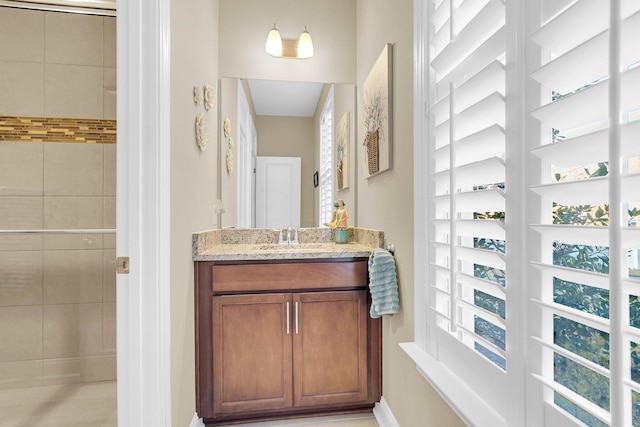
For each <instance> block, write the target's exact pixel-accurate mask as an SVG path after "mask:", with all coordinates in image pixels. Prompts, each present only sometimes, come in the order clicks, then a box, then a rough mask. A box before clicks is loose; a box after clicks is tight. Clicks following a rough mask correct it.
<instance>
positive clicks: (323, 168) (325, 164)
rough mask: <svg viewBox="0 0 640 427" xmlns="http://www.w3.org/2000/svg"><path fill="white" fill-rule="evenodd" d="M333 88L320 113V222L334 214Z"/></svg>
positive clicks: (325, 220)
mask: <svg viewBox="0 0 640 427" xmlns="http://www.w3.org/2000/svg"><path fill="white" fill-rule="evenodd" d="M332 159H333V88H332V90H331V91H330V92H329V95H328V96H327V100H326V101H325V104H324V107H323V108H322V113H321V115H320V171H319V186H320V191H319V205H320V213H319V215H320V222H319V223H320V224H323V223H325V222H329V221H331V216H332V214H333V200H332V198H333V170H332V168H333V164H332Z"/></svg>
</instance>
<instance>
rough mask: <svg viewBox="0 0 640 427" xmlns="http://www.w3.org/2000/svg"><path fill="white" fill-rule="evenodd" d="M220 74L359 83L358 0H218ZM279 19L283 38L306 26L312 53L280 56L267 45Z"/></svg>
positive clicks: (296, 36)
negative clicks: (267, 49)
mask: <svg viewBox="0 0 640 427" xmlns="http://www.w3.org/2000/svg"><path fill="white" fill-rule="evenodd" d="M219 1H220V16H221V17H223V19H221V20H220V58H219V60H220V70H219V71H220V76H222V77H245V78H252V79H271V80H295V81H309V82H314V81H315V82H327V83H329V82H331V83H354V82H355V64H356V62H355V61H356V57H355V54H354V52H355V50H356V43H355V27H354V26H353V22H354V21H355V11H356V9H355V0H321V1H316V0H269V1H264V0H262V1H261V0H219ZM274 23H276V25H277V27H278V29H279V30H280V34H281V36H282V38H283V39H297V38H298V37H299V36H300V33H301V32H302V31H303V30H304V26H305V25H306V26H307V29H308V31H309V33H310V34H311V38H312V39H313V48H314V55H313V57H311V58H309V59H304V60H298V59H279V58H273V57H271V56H269V55H268V54H267V53H266V52H265V50H264V48H265V43H266V41H267V34H268V33H269V30H270V29H271V28H273V24H274Z"/></svg>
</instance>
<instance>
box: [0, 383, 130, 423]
mask: <svg viewBox="0 0 640 427" xmlns="http://www.w3.org/2000/svg"><path fill="white" fill-rule="evenodd" d="M115 397H116V382H115V381H104V382H96V383H83V384H61V385H53V386H43V387H34V388H21V389H8V390H0V414H2V416H1V419H0V425H2V427H116V426H117V424H118V420H117V410H116V399H115ZM71 418H73V419H71Z"/></svg>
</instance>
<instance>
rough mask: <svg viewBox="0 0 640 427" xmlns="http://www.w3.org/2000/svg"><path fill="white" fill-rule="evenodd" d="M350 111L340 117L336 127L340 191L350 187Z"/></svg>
mask: <svg viewBox="0 0 640 427" xmlns="http://www.w3.org/2000/svg"><path fill="white" fill-rule="evenodd" d="M350 133H351V132H350V127H349V112H348V111H347V112H346V113H344V115H343V116H342V119H340V122H339V123H338V127H337V128H336V177H337V187H336V188H337V189H338V191H340V190H344V189H346V188H349V173H350V172H349V164H350V156H349V134H350Z"/></svg>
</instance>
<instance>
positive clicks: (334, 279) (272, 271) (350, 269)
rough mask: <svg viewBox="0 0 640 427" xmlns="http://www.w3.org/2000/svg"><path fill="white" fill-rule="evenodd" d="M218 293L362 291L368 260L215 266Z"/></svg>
mask: <svg viewBox="0 0 640 427" xmlns="http://www.w3.org/2000/svg"><path fill="white" fill-rule="evenodd" d="M211 269H212V271H211V279H212V280H211V282H212V283H211V287H212V290H213V292H214V293H229V292H257V291H280V290H283V291H290V290H310V289H319V288H322V289H336V288H358V287H366V286H367V261H366V260H363V261H356V262H317V263H282V264H227V265H225V264H214V265H213V266H212V267H211Z"/></svg>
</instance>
